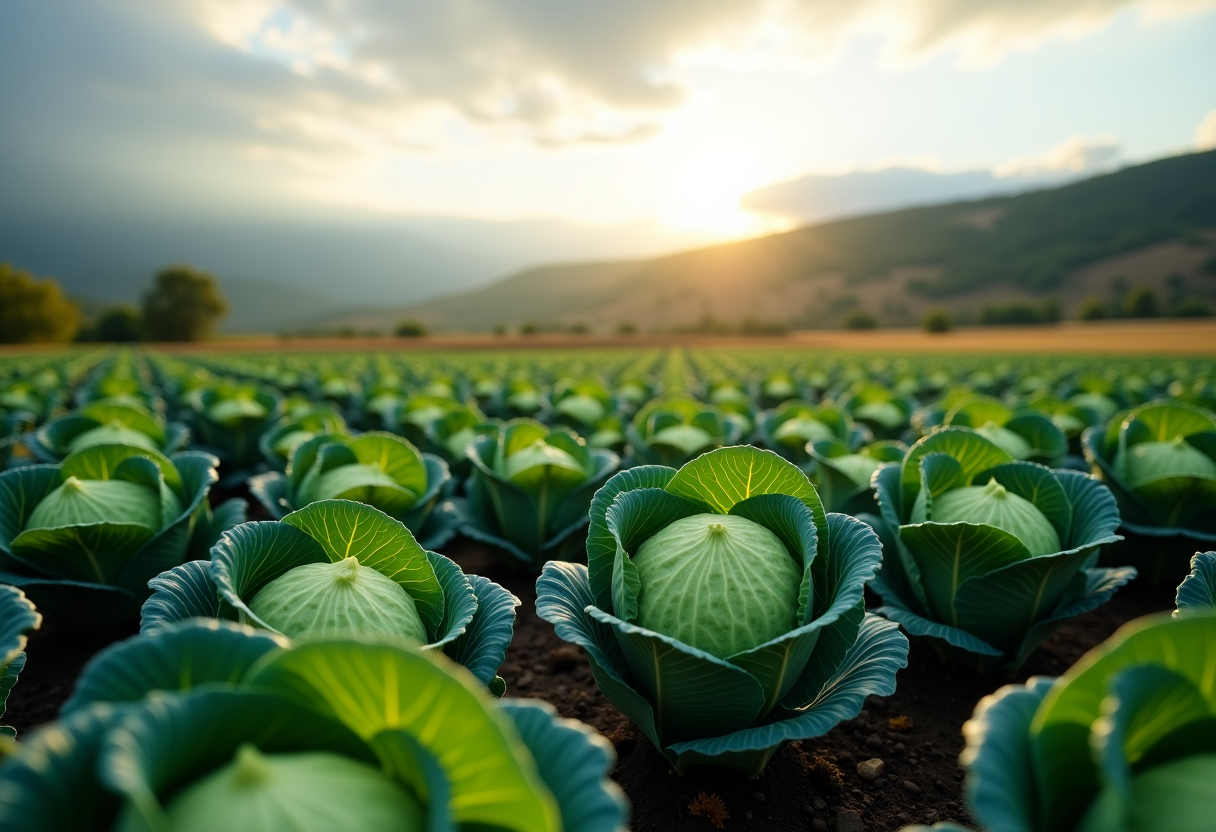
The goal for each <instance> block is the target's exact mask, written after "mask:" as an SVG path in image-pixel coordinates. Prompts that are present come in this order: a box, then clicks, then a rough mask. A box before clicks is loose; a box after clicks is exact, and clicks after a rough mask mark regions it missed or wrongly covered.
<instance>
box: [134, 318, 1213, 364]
mask: <svg viewBox="0 0 1216 832" xmlns="http://www.w3.org/2000/svg"><path fill="white" fill-rule="evenodd" d="M674 344H681V345H686V346H705V347H806V348H808V349H831V350H848V351H854V350H867V351H875V352H904V351H911V352H944V353H981V352H983V353H1066V354H1078V355H1079V354H1085V353H1089V354H1098V355H1192V356H1193V355H1213V356H1216V321H1179V320H1169V321H1152V322H1136V323H1129V322H1104V323H1088V324H1079V323H1077V324H1060V325H1058V326H1037V327H984V328H979V327H977V328H964V329H958V330H955V331H954V332H950V333H946V334H944V335H929V334H927V333H925V332H921V331H920V330H916V329H886V330H882V329H880V330H871V331H850V330H822V331H812V332H795V333H791V334H790V335H786V336H779V337H764V338H759V337H747V338H744V337H721V336H696V335H642V334H638V335H629V336H611V337H605V336H598V335H567V334H550V335H532V336H526V337H525V336H493V335H437V336H431V337H427V338H295V339H283V338H273V337H251V338H224V339H220V340H215V341H207V342H204V343H200V344H158V345H156V348H157V349H163V350H167V351H170V352H246V351H263V350H264V351H268V352H277V351H284V352H328V351H342V352H344V351H349V350H385V349H394V350H396V349H420V350H448V349H485V350H499V349H569V348H571V347H626V346H638V347H647V346H668V345H674Z"/></svg>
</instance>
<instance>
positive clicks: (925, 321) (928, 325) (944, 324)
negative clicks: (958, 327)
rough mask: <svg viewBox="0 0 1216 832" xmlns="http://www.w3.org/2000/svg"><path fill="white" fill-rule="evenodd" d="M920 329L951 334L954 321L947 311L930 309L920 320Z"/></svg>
mask: <svg viewBox="0 0 1216 832" xmlns="http://www.w3.org/2000/svg"><path fill="white" fill-rule="evenodd" d="M920 328H921V329H923V330H924V331H925V332H938V333H941V332H949V331H950V330H952V329H954V319H953V318H952V317H951V316H950V313H949V312H947V311H946V310H945V309H930V310H929V311H928V312H926V313H925V316H924V317H923V318H921V319H920Z"/></svg>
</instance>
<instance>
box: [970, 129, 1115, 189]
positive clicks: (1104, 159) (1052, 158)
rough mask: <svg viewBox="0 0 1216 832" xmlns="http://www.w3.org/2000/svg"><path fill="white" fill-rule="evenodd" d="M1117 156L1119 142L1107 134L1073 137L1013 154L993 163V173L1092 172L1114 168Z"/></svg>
mask: <svg viewBox="0 0 1216 832" xmlns="http://www.w3.org/2000/svg"><path fill="white" fill-rule="evenodd" d="M1121 157H1122V149H1121V148H1120V145H1119V143H1118V142H1117V141H1116V140H1115V139H1113V138H1111V137H1110V136H1096V137H1095V136H1073V137H1071V138H1069V139H1067V140H1065V141H1063V142H1061V143H1060V144H1058V145H1056V146H1055V147H1053V148H1051V149H1049V150H1047V151H1044V152H1042V153H1033V154H1028V155H1025V156H1015V157H1014V158H1012V159H1010V160H1008V161H1006V162H1003V163H1001V164H999V165H997V166H996V167H995V168H994V169H993V173H995V174H996V175H997V176H999V177H1001V178H1022V179H1027V178H1039V177H1051V176H1052V175H1054V174H1062V175H1067V176H1076V175H1081V174H1094V173H1099V172H1101V171H1105V170H1110V169H1111V168H1113V167H1116V166H1117V165H1118V164H1119V162H1120V161H1121Z"/></svg>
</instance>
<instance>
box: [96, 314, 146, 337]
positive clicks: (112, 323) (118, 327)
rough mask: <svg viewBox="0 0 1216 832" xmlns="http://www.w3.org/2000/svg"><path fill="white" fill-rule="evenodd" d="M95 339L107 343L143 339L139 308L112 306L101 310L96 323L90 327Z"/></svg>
mask: <svg viewBox="0 0 1216 832" xmlns="http://www.w3.org/2000/svg"><path fill="white" fill-rule="evenodd" d="M91 335H92V336H95V338H94V339H96V341H102V342H108V343H134V342H136V341H142V339H143V319H142V317H140V313H139V310H137V309H134V308H131V307H114V308H112V309H107V310H106V311H103V313H102V314H101V317H98V319H97V324H96V325H95V326H94V327H92V333H91Z"/></svg>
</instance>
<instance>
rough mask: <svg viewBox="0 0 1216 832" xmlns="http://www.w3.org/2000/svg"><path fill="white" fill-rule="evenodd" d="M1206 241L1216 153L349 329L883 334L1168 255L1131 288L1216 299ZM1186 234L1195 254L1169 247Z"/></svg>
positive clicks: (1075, 284)
mask: <svg viewBox="0 0 1216 832" xmlns="http://www.w3.org/2000/svg"><path fill="white" fill-rule="evenodd" d="M1202 229H1216V152H1208V153H1201V154H1190V155H1185V156H1179V157H1174V158H1170V159H1164V160H1160V161H1157V162H1152V163H1149V164H1146V165H1140V166H1137V167H1132V168H1127V169H1125V170H1122V171H1119V172H1116V173H1111V174H1106V175H1104V176H1098V177H1094V178H1092V179H1089V180H1086V181H1083V182H1078V183H1075V184H1072V185H1068V186H1065V187H1062V188H1055V189H1051V190H1045V191H1037V192H1033V193H1028V194H1023V195H1020V196H1013V197H999V198H993V199H984V200H976V201H972V202H963V203H953V204H950V205H940V206H933V207H928V208H914V209H907V210H903V211H897V212H891V213H886V214H879V215H875V216H869V217H860V218H855V219H848V220H840V221H836V222H832V223H825V224H822V225H817V226H811V227H807V228H800V229H797V230H794V231H790V232H787V233H784V234H778V235H773V236H769V237H762V238H758V239H754V240H748V241H744V242H740V243H731V244H727V245H719V246H713V247H710V248H702V249H696V250H693V251H688V252H684V253H681V254H676V255H671V256H668V257H663V258H658V259H651V260H637V261H630V262H616V263H592V264H572V265H566V266H549V267H545V268H540V269H531V270H528V271H525V272H522V273H520V274H517V275H514V276H512V277H510V278H508V279H506V280H504V281H502V282H501V283H498V284H495V285H493V286H491V287H487V288H485V289H482V290H478V291H474V292H470V293H467V294H463V295H459V296H455V297H451V298H444V299H438V300H434V301H430V302H424V303H420V304H416V305H413V306H410V307H402V308H397V309H391V310H384V311H382V312H377V313H367V314H362V315H359V316H357V318H355V319H354V320H357V321H358V322H359V323H360V324H362V325H365V326H375V325H376V324H377V323H378V322H380V323H384V322H387V321H389V320H394V319H400V318H401V317H405V316H410V317H416V318H419V319H421V320H423V321H425V322H427V323H429V324H431V325H432V326H435V327H437V328H442V329H465V330H484V329H489V328H491V327H493V326H495V325H497V324H503V325H508V326H512V325H518V324H520V323H522V322H525V321H532V322H536V323H539V324H542V325H544V324H550V325H560V324H570V323H574V322H579V323H586V324H590V325H594V326H600V327H612V326H615V325H617V324H618V323H620V322H623V321H629V322H631V323H634V324H636V325H638V326H640V327H643V328H670V327H673V326H680V325H688V324H690V323H693V322H695V321H697V320H699V319H701V318H702V317H704V316H706V315H711V316H715V317H718V318H722V319H726V320H728V321H734V322H739V321H741V320H743V319H745V318H748V317H752V318H755V319H759V320H768V321H782V322H788V323H792V324H794V325H811V326H815V325H830V324H833V323H839V321H840V319H841V318H842V317H843V315H844V314H845V313H846V311H848V310H850V309H855V308H864V309H867V310H868V311H870V312H871V313H873V314H875V315H876V316H878V317H879V319H880V321H882V322H884V323H892V324H894V323H910V322H915V320H916V319H917V318H918V316H919V313H920V312H921V311H922V310H923V309H924V308H926V307H927V306H929V305H945V306H948V307H952V308H954V309H956V310H960V309H974V308H978V306H979V305H981V304H984V303H991V302H994V301H1001V300H1008V299H1011V298H1043V297H1048V296H1053V297H1060V298H1061V299H1062V300H1063V301H1064V302H1065V304H1066V306H1070V305H1073V304H1076V303H1079V302H1080V300H1081V299H1082V298H1083V297H1085V296H1086V294H1087V293H1094V292H1101V291H1104V290H1105V289H1106V288H1107V287H1104V286H1098V285H1095V284H1093V282H1092V279H1087V280H1085V281H1082V280H1080V279H1079V278H1078V275H1080V274H1081V273H1083V272H1084V273H1088V274H1092V273H1095V272H1094V269H1095V268H1096V267H1097V266H1099V265H1100V264H1102V263H1104V262H1115V261H1117V260H1118V258H1121V257H1126V256H1128V255H1130V254H1132V253H1135V252H1144V251H1147V250H1149V249H1162V247H1164V248H1163V249H1162V251H1161V252H1158V255H1159V256H1158V255H1154V256H1153V257H1149V258H1148V259H1147V260H1145V262H1153V263H1156V264H1157V265H1156V266H1154V267H1153V268H1154V269H1156V270H1159V271H1160V273H1158V272H1157V271H1154V270H1152V269H1150V270H1149V271H1148V272H1145V273H1144V274H1142V275H1140V276H1139V277H1135V278H1131V276H1126V277H1127V278H1129V279H1134V280H1135V281H1138V282H1148V283H1152V284H1154V285H1159V286H1162V287H1164V286H1165V284H1166V282H1167V280H1168V279H1169V277H1170V275H1172V274H1175V273H1178V274H1180V275H1181V276H1182V277H1181V279H1182V283H1181V284H1178V282H1177V280H1175V281H1174V282H1175V284H1177V285H1175V286H1174V287H1173V288H1171V291H1173V292H1175V293H1177V292H1185V293H1188V294H1196V295H1211V294H1212V292H1213V288H1214V284H1216V280H1212V279H1210V278H1205V277H1203V276H1202V274H1201V269H1200V264H1201V263H1203V262H1204V261H1205V260H1206V258H1208V257H1211V256H1212V253H1213V252H1210V251H1209V249H1208V248H1207V246H1210V245H1211V242H1210V238H1201V237H1200V236H1196V232H1197V231H1199V230H1202ZM1184 237H1185V238H1188V239H1189V240H1190V242H1189V243H1188V244H1184V245H1181V246H1180V245H1177V244H1175V241H1178V240H1180V239H1183V238H1184ZM1203 239H1208V242H1207V243H1204V242H1203ZM1142 259H1143V258H1142ZM1101 272H1102V270H1101V269H1098V270H1097V273H1101ZM1114 277H1119V275H1114V276H1111V277H1110V279H1111V280H1113V279H1114ZM1205 281H1206V282H1205Z"/></svg>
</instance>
